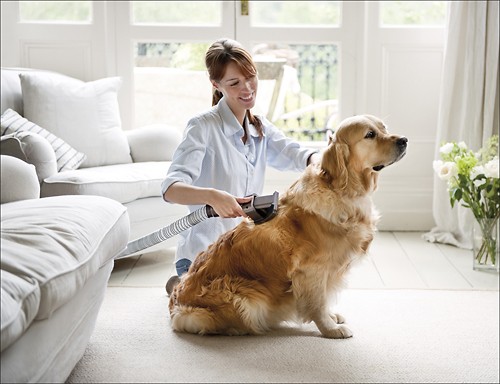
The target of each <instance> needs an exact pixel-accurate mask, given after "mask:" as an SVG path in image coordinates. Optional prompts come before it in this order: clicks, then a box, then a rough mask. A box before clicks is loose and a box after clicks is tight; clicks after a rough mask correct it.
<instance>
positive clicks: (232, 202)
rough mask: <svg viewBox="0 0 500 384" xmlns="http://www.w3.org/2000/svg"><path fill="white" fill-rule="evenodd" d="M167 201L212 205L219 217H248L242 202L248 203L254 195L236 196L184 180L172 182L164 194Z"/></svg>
mask: <svg viewBox="0 0 500 384" xmlns="http://www.w3.org/2000/svg"><path fill="white" fill-rule="evenodd" d="M163 198H164V199H165V201H169V202H171V203H177V204H186V205H187V204H193V205H201V204H208V205H210V206H211V207H212V208H213V209H214V210H215V212H216V213H217V215H219V217H227V218H229V217H246V216H247V215H246V214H245V212H244V211H243V209H242V208H241V206H240V203H247V202H249V201H251V200H252V197H251V196H250V197H235V196H233V195H231V194H229V193H227V192H224V191H220V190H218V189H214V188H200V187H193V186H192V185H188V184H185V183H182V182H177V183H174V184H172V185H171V186H170V187H169V188H168V189H167V191H166V192H165V194H164V195H163Z"/></svg>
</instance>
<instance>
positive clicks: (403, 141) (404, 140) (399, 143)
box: [396, 136, 408, 149]
mask: <svg viewBox="0 0 500 384" xmlns="http://www.w3.org/2000/svg"><path fill="white" fill-rule="evenodd" d="M407 143H408V139H407V138H406V137H404V136H403V137H401V138H399V139H398V141H396V144H397V146H398V147H399V148H401V149H405V148H406V145H407Z"/></svg>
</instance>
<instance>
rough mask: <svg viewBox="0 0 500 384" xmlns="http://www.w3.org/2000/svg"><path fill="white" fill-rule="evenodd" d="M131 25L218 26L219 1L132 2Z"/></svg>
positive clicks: (219, 16) (220, 17)
mask: <svg viewBox="0 0 500 384" xmlns="http://www.w3.org/2000/svg"><path fill="white" fill-rule="evenodd" d="M131 7H132V23H133V24H143V25H192V24H197V25H220V23H221V20H222V15H221V1H132V2H131Z"/></svg>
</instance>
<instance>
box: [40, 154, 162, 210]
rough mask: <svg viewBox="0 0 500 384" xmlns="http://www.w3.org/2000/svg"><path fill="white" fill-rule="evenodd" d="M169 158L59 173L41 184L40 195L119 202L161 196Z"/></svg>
mask: <svg viewBox="0 0 500 384" xmlns="http://www.w3.org/2000/svg"><path fill="white" fill-rule="evenodd" d="M170 164H171V162H170V161H151V162H144V163H131V164H116V165H108V166H103V167H94V168H81V169H76V170H73V171H66V172H60V173H58V174H56V175H53V176H51V177H49V178H47V179H45V182H44V183H43V184H42V189H41V196H42V197H46V196H57V195H98V196H104V197H109V198H111V199H113V200H116V201H119V202H120V203H122V204H124V203H128V202H130V201H134V200H136V199H142V198H145V197H153V196H161V183H162V181H163V179H164V178H165V175H166V174H167V171H168V168H169V166H170Z"/></svg>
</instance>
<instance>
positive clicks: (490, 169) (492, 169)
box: [484, 156, 498, 179]
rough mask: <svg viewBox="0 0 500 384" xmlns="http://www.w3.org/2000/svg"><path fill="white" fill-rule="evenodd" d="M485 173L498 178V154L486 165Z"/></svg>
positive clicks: (487, 175)
mask: <svg viewBox="0 0 500 384" xmlns="http://www.w3.org/2000/svg"><path fill="white" fill-rule="evenodd" d="M484 175H485V176H486V177H493V178H495V179H498V156H495V157H494V158H493V159H492V160H490V161H488V162H487V163H486V164H485V165H484Z"/></svg>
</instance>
